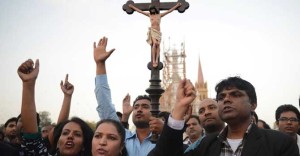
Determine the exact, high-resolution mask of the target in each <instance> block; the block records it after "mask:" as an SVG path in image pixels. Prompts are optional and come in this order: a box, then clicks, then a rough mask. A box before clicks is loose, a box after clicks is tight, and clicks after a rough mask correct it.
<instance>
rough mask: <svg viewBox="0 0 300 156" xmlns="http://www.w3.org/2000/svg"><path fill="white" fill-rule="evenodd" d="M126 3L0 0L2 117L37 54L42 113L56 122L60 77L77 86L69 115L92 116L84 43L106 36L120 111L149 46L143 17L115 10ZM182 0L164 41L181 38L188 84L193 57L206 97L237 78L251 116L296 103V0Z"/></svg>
mask: <svg viewBox="0 0 300 156" xmlns="http://www.w3.org/2000/svg"><path fill="white" fill-rule="evenodd" d="M149 1H150V0H149ZM149 1H145V0H144V1H142V0H139V1H135V2H149ZM161 1H162V0H161ZM169 1H170V0H169ZM124 3H126V0H124V1H121V0H27V1H23V0H1V1H0V41H1V44H0V58H2V61H1V66H0V70H1V77H0V80H1V81H0V82H2V85H1V89H0V99H1V104H0V110H2V112H1V113H0V123H4V122H5V121H6V120H7V119H8V118H10V117H11V116H17V115H18V114H19V113H20V106H21V89H22V83H21V80H20V79H19V77H18V75H17V73H16V70H17V68H18V66H19V64H20V63H21V62H23V61H24V60H26V59H28V58H32V59H37V58H38V59H40V64H41V68H40V74H39V77H38V80H37V84H36V104H37V109H38V111H43V110H46V111H49V112H50V113H51V117H52V119H53V120H54V121H55V120H56V119H57V116H58V112H59V110H60V106H61V102H62V97H63V94H62V92H61V90H60V86H59V83H60V80H63V79H64V77H65V74H67V73H68V74H69V80H70V82H71V83H73V84H74V85H75V92H74V95H73V101H72V108H71V114H70V116H75V115H76V116H79V117H81V118H83V119H86V120H93V121H97V120H99V118H98V116H97V113H96V110H95V108H96V105H97V103H96V98H95V96H94V92H93V91H94V77H95V64H94V60H93V55H92V53H93V51H92V50H93V49H92V45H93V42H94V41H98V40H99V38H100V37H102V36H104V35H105V36H107V37H108V38H109V43H108V49H110V48H116V51H115V52H114V53H113V54H112V56H111V57H110V58H109V60H108V61H107V69H108V74H109V76H108V78H109V83H110V86H111V89H112V96H113V102H114V103H115V105H116V108H117V110H119V111H121V102H122V99H123V97H124V96H125V95H126V94H127V93H130V94H131V96H132V98H133V99H134V98H135V97H136V96H137V95H139V94H145V89H146V88H148V86H149V78H150V71H149V70H148V69H147V68H146V64H147V63H148V62H149V61H150V47H149V45H147V43H146V41H145V40H146V33H147V27H148V26H149V25H150V22H149V19H148V18H147V17H146V16H143V15H141V14H138V13H136V12H135V13H134V14H132V15H127V14H126V13H125V12H124V11H123V10H122V5H123V4H124ZM189 3H190V8H189V9H188V10H186V12H185V13H183V14H179V13H178V12H177V11H175V12H173V13H171V14H169V15H167V16H165V17H163V19H162V23H161V29H162V33H163V39H164V40H165V41H167V40H168V37H170V38H171V42H172V47H173V44H176V46H177V47H178V46H179V45H180V43H181V42H183V41H185V43H186V54H187V58H186V60H187V77H188V78H189V79H191V80H192V81H193V82H195V81H196V79H197V67H198V58H199V57H200V59H201V63H202V69H203V72H204V73H203V74H204V79H205V80H206V81H207V82H208V87H209V95H210V96H211V97H214V96H215V92H214V90H213V89H214V86H215V84H216V83H217V82H219V81H220V80H221V79H224V78H226V77H228V76H235V75H239V76H241V77H242V78H244V79H246V80H248V81H250V82H251V83H252V84H253V85H254V86H255V87H256V91H257V96H258V108H257V113H258V115H259V117H260V118H262V119H264V120H266V121H267V122H268V123H269V124H271V123H272V122H273V121H274V116H275V115H274V112H275V109H276V108H277V107H278V106H279V105H281V104H286V103H290V104H293V105H295V106H297V107H298V98H299V95H300V70H299V67H300V61H299V58H300V51H299V50H300V44H299V43H300V30H299V28H300V18H299V15H300V11H299V6H300V1H298V0H285V1H282V0H265V1H260V0H251V1H249V0H231V1H223V0H206V1H199V0H190V1H189ZM133 99H132V101H133ZM298 108H299V107H298Z"/></svg>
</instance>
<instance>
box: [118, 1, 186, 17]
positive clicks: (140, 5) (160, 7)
mask: <svg viewBox="0 0 300 156" xmlns="http://www.w3.org/2000/svg"><path fill="white" fill-rule="evenodd" d="M176 3H181V6H180V7H179V8H178V9H177V10H178V11H179V12H180V13H183V12H184V11H185V10H186V9H188V8H189V3H188V2H186V1H185V0H178V2H160V0H151V3H134V2H133V1H130V0H129V1H127V3H126V4H124V5H123V10H124V11H126V13H127V14H132V13H133V12H134V10H133V9H131V8H130V7H129V4H134V5H135V6H136V7H137V8H139V9H141V10H142V11H149V6H150V5H151V4H152V5H154V6H155V7H156V8H158V11H160V10H169V9H171V8H172V7H173V6H175V5H176Z"/></svg>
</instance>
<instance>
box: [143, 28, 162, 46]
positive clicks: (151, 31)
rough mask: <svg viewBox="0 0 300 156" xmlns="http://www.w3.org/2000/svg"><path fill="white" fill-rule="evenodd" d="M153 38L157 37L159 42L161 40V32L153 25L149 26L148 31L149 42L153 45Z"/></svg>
mask: <svg viewBox="0 0 300 156" xmlns="http://www.w3.org/2000/svg"><path fill="white" fill-rule="evenodd" d="M151 37H152V38H155V39H156V40H157V41H158V42H159V43H160V41H161V32H160V31H157V30H156V29H153V28H151V27H149V29H148V33H147V40H146V41H147V43H149V44H150V45H152V39H151Z"/></svg>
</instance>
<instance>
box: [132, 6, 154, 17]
mask: <svg viewBox="0 0 300 156" xmlns="http://www.w3.org/2000/svg"><path fill="white" fill-rule="evenodd" d="M129 7H130V8H131V9H133V10H135V11H137V12H139V13H141V14H143V15H145V16H148V17H149V16H150V14H149V13H147V12H144V11H142V10H141V9H139V8H137V7H135V6H134V5H132V4H129Z"/></svg>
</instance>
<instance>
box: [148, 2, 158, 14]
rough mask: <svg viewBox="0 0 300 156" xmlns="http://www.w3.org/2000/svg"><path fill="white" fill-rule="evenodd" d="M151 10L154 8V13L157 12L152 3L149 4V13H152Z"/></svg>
mask: <svg viewBox="0 0 300 156" xmlns="http://www.w3.org/2000/svg"><path fill="white" fill-rule="evenodd" d="M151 10H154V12H155V14H159V12H158V9H157V8H156V7H155V6H154V5H152V4H150V5H149V12H150V14H153V13H152V12H151Z"/></svg>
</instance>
